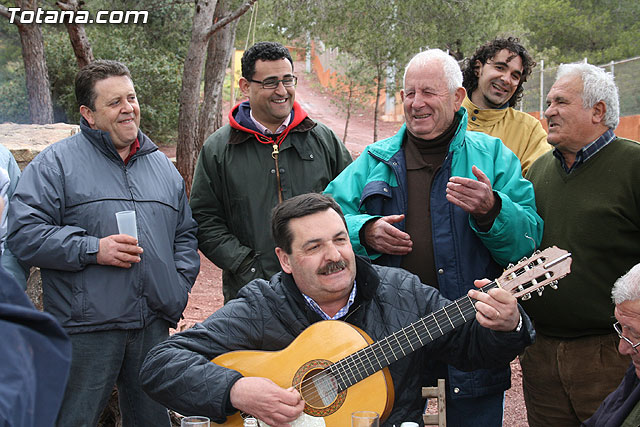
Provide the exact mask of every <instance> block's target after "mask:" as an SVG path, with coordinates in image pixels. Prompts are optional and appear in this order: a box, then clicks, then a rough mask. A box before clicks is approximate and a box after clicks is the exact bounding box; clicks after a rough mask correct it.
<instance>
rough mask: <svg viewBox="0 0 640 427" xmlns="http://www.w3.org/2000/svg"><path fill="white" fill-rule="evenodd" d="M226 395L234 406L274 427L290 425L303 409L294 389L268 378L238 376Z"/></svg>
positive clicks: (300, 399) (302, 401) (302, 403)
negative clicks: (283, 386) (284, 386)
mask: <svg viewBox="0 0 640 427" xmlns="http://www.w3.org/2000/svg"><path fill="white" fill-rule="evenodd" d="M229 398H230V399H231V404H232V405H233V407H234V408H236V409H239V410H240V411H242V412H246V413H248V414H251V415H253V416H254V417H256V418H258V419H259V420H261V421H264V422H266V423H267V424H269V425H270V426H274V427H275V426H278V427H279V426H289V423H290V422H292V421H294V420H295V419H296V418H298V417H299V416H300V414H301V413H302V410H303V409H304V400H302V398H301V397H300V393H298V391H297V390H296V389H295V388H293V387H289V388H288V389H284V388H282V387H280V386H279V385H277V384H276V383H274V382H273V381H271V380H270V379H267V378H259V377H244V378H241V379H239V380H238V381H236V383H235V384H234V385H233V387H231V393H230V395H229Z"/></svg>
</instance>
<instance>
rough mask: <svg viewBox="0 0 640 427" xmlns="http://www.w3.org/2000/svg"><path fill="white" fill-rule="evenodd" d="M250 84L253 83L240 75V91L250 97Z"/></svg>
mask: <svg viewBox="0 0 640 427" xmlns="http://www.w3.org/2000/svg"><path fill="white" fill-rule="evenodd" d="M250 84H251V82H249V80H247V79H245V78H244V77H240V80H238V87H240V91H241V92H242V94H243V95H244V96H245V97H247V98H249V85H250Z"/></svg>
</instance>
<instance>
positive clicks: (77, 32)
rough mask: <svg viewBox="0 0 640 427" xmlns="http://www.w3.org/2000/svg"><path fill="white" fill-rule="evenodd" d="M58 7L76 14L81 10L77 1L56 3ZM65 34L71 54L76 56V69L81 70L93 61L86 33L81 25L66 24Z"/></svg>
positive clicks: (65, 0) (67, 0)
mask: <svg viewBox="0 0 640 427" xmlns="http://www.w3.org/2000/svg"><path fill="white" fill-rule="evenodd" d="M56 4H57V5H58V7H59V8H60V9H62V10H71V11H74V12H77V11H78V10H80V9H81V5H80V4H78V0H60V1H58V2H56ZM64 25H65V27H67V33H69V41H70V42H71V46H72V47H73V53H74V54H75V55H76V60H77V61H78V68H82V67H84V66H85V65H87V64H90V63H91V62H93V61H94V60H95V58H94V57H93V50H92V49H91V43H90V42H89V38H88V37H87V32H86V31H85V29H84V25H82V24H71V23H68V22H66V20H65V24H64Z"/></svg>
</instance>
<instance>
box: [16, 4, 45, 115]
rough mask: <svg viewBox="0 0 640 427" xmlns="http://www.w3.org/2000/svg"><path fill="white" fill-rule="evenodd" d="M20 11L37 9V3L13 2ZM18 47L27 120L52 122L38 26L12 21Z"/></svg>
mask: <svg viewBox="0 0 640 427" xmlns="http://www.w3.org/2000/svg"><path fill="white" fill-rule="evenodd" d="M16 6H17V7H19V8H20V9H21V10H33V11H35V10H36V9H37V7H38V2H37V0H20V1H16ZM15 24H16V26H17V27H18V32H19V34H20V43H21V44H22V60H23V61H24V72H25V80H26V86H27V94H28V96H29V118H30V120H31V123H34V124H40V125H42V124H47V123H53V103H52V101H51V90H50V88H49V71H48V70H47V61H46V59H45V56H44V42H43V40H42V31H41V30H40V25H38V24H35V23H33V24H21V23H19V22H18V20H16V22H15Z"/></svg>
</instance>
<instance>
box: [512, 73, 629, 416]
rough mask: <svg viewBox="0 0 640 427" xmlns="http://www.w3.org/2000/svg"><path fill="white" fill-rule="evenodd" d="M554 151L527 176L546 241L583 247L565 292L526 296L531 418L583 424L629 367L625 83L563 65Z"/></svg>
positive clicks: (552, 95) (552, 104) (555, 95)
mask: <svg viewBox="0 0 640 427" xmlns="http://www.w3.org/2000/svg"><path fill="white" fill-rule="evenodd" d="M547 105H548V108H547V110H546V111H545V116H546V117H547V120H548V121H549V135H548V137H547V140H548V141H549V143H550V144H551V145H552V146H553V147H554V149H553V151H551V152H548V153H546V154H544V155H543V156H541V157H540V158H539V159H538V160H536V162H535V163H534V164H533V165H532V166H531V169H530V170H529V172H528V173H527V178H528V179H530V180H531V182H532V183H533V186H534V188H535V192H536V203H537V205H538V213H539V214H540V216H541V217H542V218H543V219H544V224H545V227H544V235H543V238H542V246H543V247H546V246H548V245H557V246H559V247H562V248H565V249H567V250H568V251H570V252H572V254H573V260H574V262H573V266H572V269H571V270H572V274H571V276H570V277H569V278H566V279H563V280H562V281H561V283H560V287H559V290H558V292H553V293H550V294H548V295H545V296H544V298H535V299H531V300H529V301H525V302H524V303H523V306H524V307H525V309H526V310H527V313H529V314H530V316H531V317H532V318H533V320H534V322H535V325H536V330H537V331H538V338H537V340H536V343H535V344H534V345H533V346H531V347H529V348H528V349H527V350H526V351H525V353H524V355H523V356H522V357H521V358H520V362H521V365H522V370H523V388H524V397H525V403H526V405H527V413H528V419H529V425H530V426H532V427H536V426H543V425H544V426H548V425H553V426H565V425H573V426H575V425H579V424H580V423H581V422H583V421H585V420H586V419H587V418H589V417H590V416H591V415H592V414H593V413H594V412H595V410H596V409H597V408H598V406H599V405H600V403H601V402H602V400H603V399H604V398H605V396H607V395H608V394H609V393H610V392H611V391H613V390H614V389H615V388H616V386H617V385H618V383H619V382H620V379H621V378H622V376H623V375H624V372H625V370H626V369H627V367H628V365H629V357H628V356H627V355H621V354H620V353H618V351H617V349H616V347H617V345H618V336H617V335H616V334H615V333H614V331H612V330H611V317H612V316H613V312H614V306H613V304H612V303H611V300H610V297H609V296H610V293H611V288H612V286H613V283H614V282H615V281H616V279H617V278H618V277H620V276H621V275H622V274H624V273H625V272H626V271H628V270H629V269H630V268H631V267H632V266H633V265H635V264H636V263H637V262H638V260H640V202H639V201H640V187H639V186H638V182H640V145H639V144H637V143H636V142H634V141H629V140H625V139H622V138H618V137H616V135H615V134H614V132H613V131H614V129H615V128H616V127H617V125H618V121H619V107H618V89H617V87H616V85H615V82H614V80H613V76H612V75H611V74H610V73H606V72H604V71H603V70H602V69H600V68H598V67H595V66H593V65H589V64H585V63H580V64H566V65H563V66H561V67H560V68H559V69H558V75H557V79H556V82H555V83H554V84H553V86H552V87H551V90H550V91H549V94H548V95H547Z"/></svg>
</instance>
